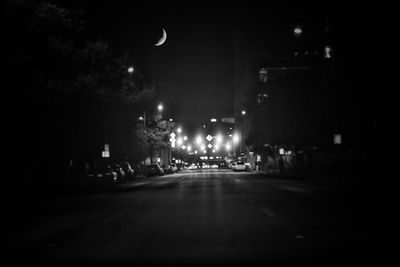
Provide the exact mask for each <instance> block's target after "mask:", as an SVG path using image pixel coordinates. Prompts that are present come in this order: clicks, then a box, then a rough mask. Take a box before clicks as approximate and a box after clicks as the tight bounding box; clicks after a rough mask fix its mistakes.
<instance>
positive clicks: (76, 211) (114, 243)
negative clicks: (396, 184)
mask: <svg viewBox="0 0 400 267" xmlns="http://www.w3.org/2000/svg"><path fill="white" fill-rule="evenodd" d="M38 194H39V195H40V193H38ZM374 194H375V195H374ZM376 195H378V193H374V192H365V191H364V190H362V189H361V187H359V186H358V185H354V184H344V185H342V184H336V185H335V186H333V185H332V184H329V183H320V182H316V181H306V180H296V179H285V178H282V177H269V176H267V175H265V174H257V173H242V172H232V171H193V172H187V173H177V174H173V175H165V176H162V177H154V178H142V179H138V180H136V181H134V182H131V183H128V184H125V185H122V186H116V187H115V188H112V190H110V191H109V192H100V193H79V194H62V195H60V196H57V195H54V194H53V195H49V196H47V195H41V196H38V195H36V194H35V193H34V192H33V193H31V194H29V196H25V197H22V196H20V197H19V196H18V194H17V193H13V196H11V195H8V196H3V202H4V201H12V202H13V203H14V205H11V204H10V206H9V208H8V209H7V212H6V214H7V216H6V218H7V219H6V221H7V224H6V225H7V229H6V230H7V234H6V237H7V238H6V239H3V243H6V246H7V249H6V250H5V251H6V254H7V256H6V259H7V261H8V262H9V263H15V264H17V263H20V262H24V263H27V262H29V263H54V264H61V263H71V264H77V263H84V264H87V263H93V264H108V263H109V264H113V265H116V264H122V265H124V264H127V265H128V264H132V263H141V264H163V265H164V264H191V265H193V264H199V265H202V264H210V263H213V264H217V265H229V266H232V265H241V266H245V265H248V264H253V263H260V264H261V263H262V264H269V263H270V264H276V263H285V264H286V263H288V264H293V265H295V264H296V265H297V264H300V263H301V264H303V263H319V264H320V265H321V266H338V264H339V263H344V262H346V263H349V262H353V263H356V264H365V263H371V262H373V261H379V262H381V261H384V260H388V259H389V258H390V256H391V253H392V251H391V245H389V244H388V243H387V242H388V238H387V237H386V236H385V235H386V234H387V232H388V231H387V229H385V225H387V223H390V216H391V214H392V213H393V212H392V210H391V207H390V205H385V204H383V203H385V201H391V200H390V199H389V198H390V196H387V197H388V199H382V194H379V196H380V199H381V200H380V201H377V199H376V198H375V197H374V196H376ZM4 240H5V241H4Z"/></svg>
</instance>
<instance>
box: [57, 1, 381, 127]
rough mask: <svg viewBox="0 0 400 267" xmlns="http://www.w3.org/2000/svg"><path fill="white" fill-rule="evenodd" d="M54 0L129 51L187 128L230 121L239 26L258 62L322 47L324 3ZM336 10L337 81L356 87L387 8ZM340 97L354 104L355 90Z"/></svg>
mask: <svg viewBox="0 0 400 267" xmlns="http://www.w3.org/2000/svg"><path fill="white" fill-rule="evenodd" d="M57 2H60V4H61V5H63V6H72V7H83V9H84V10H85V12H86V15H85V20H86V21H87V28H88V32H89V33H90V34H91V35H93V37H98V36H103V38H104V39H106V40H108V41H110V43H111V46H112V47H113V49H114V50H116V51H118V52H121V53H122V52H125V51H128V52H129V55H130V60H131V63H132V65H135V67H136V69H138V70H139V71H140V72H142V73H143V74H144V75H145V76H146V77H147V78H149V79H152V80H153V81H154V82H155V84H156V85H157V87H158V88H160V95H159V99H160V101H161V102H163V103H164V105H165V115H166V116H168V117H172V118H174V119H175V121H177V122H180V123H182V124H183V125H184V126H185V127H187V128H194V127H196V126H197V125H199V124H202V123H204V122H206V121H209V119H210V118H211V117H215V116H216V117H227V116H233V100H234V91H233V88H234V62H235V58H234V38H233V37H234V34H235V31H234V29H235V27H234V26H235V25H236V26H237V25H240V24H241V23H242V24H243V23H244V24H246V26H245V27H244V28H243V29H244V30H243V29H242V30H243V31H244V32H242V34H244V36H245V38H247V39H246V43H247V48H248V49H249V54H248V55H249V56H252V53H254V55H257V56H259V59H272V60H279V59H283V58H287V57H289V56H290V55H292V53H293V52H294V51H296V49H310V50H311V51H313V50H316V49H321V47H322V42H321V41H322V33H323V27H324V13H323V4H324V1H307V2H302V3H295V4H294V3H291V2H289V1H279V3H278V1H274V2H268V3H262V4H261V3H260V2H252V3H247V2H246V3H245V2H239V1H236V2H235V3H233V2H232V3H230V2H226V1H223V2H218V3H217V2H206V1H190V2H189V1H175V2H171V1H168V2H167V1H165V2H163V3H162V2H160V1H142V2H138V1H96V2H93V1H73V3H70V2H69V1H64V0H60V1H57ZM331 7H333V8H332V9H331V13H332V14H333V19H334V20H336V21H335V23H336V24H337V25H336V28H334V29H333V30H334V34H335V35H336V36H335V38H336V40H335V42H336V45H337V46H336V52H337V55H338V59H337V62H338V64H342V66H343V69H342V70H341V71H342V73H341V74H338V76H341V77H343V79H350V80H351V79H353V81H350V82H347V81H344V80H343V81H342V83H343V88H345V87H346V86H348V85H349V84H350V83H358V82H359V81H360V79H362V77H363V75H364V74H363V73H364V72H365V71H364V70H355V69H354V68H350V66H351V64H360V66H365V64H364V63H366V64H367V63H368V62H369V61H368V59H367V58H366V56H369V57H371V56H372V57H373V58H374V60H375V61H374V62H373V64H374V65H379V64H380V61H379V60H380V58H381V54H380V50H381V49H382V47H383V45H382V44H381V42H380V40H382V38H383V37H384V34H383V33H382V29H381V26H383V25H384V24H385V23H384V22H383V20H382V18H383V17H382V14H381V13H379V12H380V11H381V10H383V9H385V8H384V7H382V6H380V8H379V9H375V7H374V6H372V5H371V4H369V5H368V4H364V5H358V4H351V5H350V4H336V3H335V4H334V5H332V3H331ZM296 25H301V26H302V27H303V29H304V33H303V37H302V38H301V40H299V39H296V38H293V32H292V30H293V27H294V26H296ZM162 28H165V30H166V31H167V35H168V38H167V41H166V43H165V44H163V45H162V46H160V47H155V46H154V44H155V43H156V42H157V41H158V39H159V38H160V37H161V35H162ZM236 29H237V28H236ZM375 36H376V37H377V38H375ZM382 52H383V51H382ZM340 57H341V58H340ZM346 67H347V68H348V69H345V68H346ZM367 71H371V72H372V71H373V70H372V69H367ZM339 79H340V78H339ZM171 89H173V90H172V93H171V94H170V93H169V92H170V91H171ZM344 91H345V92H346V89H344ZM343 97H345V98H346V99H350V100H347V101H349V102H350V103H351V104H352V103H354V100H356V99H355V97H358V92H352V93H351V96H348V95H346V93H344V96H343ZM351 97H353V98H351ZM368 101H369V100H368ZM360 103H361V104H360V105H363V103H368V102H366V101H364V100H361V101H360Z"/></svg>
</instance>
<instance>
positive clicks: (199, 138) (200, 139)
mask: <svg viewBox="0 0 400 267" xmlns="http://www.w3.org/2000/svg"><path fill="white" fill-rule="evenodd" d="M201 143H203V138H202V137H201V135H198V136H197V137H196V144H198V145H200V144H201Z"/></svg>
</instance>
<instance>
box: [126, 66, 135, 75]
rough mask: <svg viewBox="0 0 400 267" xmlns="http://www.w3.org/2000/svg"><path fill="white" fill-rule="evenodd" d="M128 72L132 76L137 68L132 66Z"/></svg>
mask: <svg viewBox="0 0 400 267" xmlns="http://www.w3.org/2000/svg"><path fill="white" fill-rule="evenodd" d="M128 72H129V73H130V74H132V73H134V72H135V68H134V67H133V66H130V67H129V68H128Z"/></svg>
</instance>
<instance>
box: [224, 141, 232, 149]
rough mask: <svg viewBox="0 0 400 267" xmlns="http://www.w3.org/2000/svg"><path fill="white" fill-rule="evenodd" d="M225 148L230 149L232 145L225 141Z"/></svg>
mask: <svg viewBox="0 0 400 267" xmlns="http://www.w3.org/2000/svg"><path fill="white" fill-rule="evenodd" d="M225 148H226V151H230V150H231V148H232V146H231V144H230V143H226V145H225Z"/></svg>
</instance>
